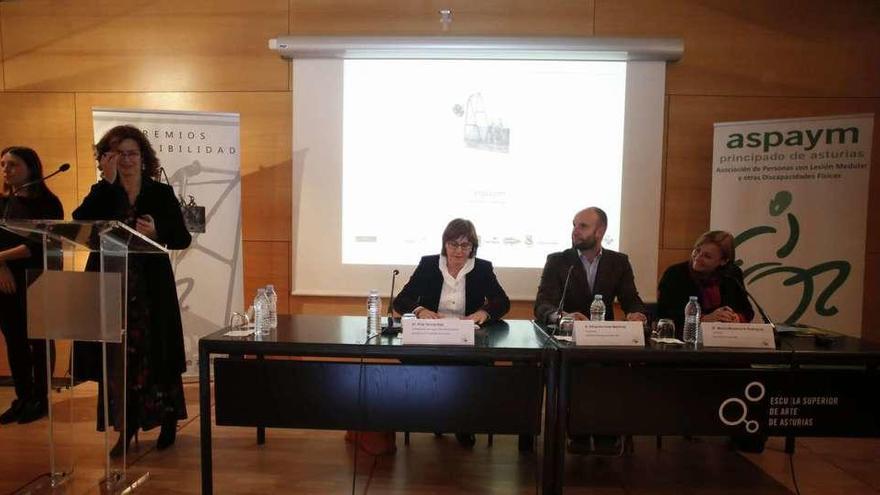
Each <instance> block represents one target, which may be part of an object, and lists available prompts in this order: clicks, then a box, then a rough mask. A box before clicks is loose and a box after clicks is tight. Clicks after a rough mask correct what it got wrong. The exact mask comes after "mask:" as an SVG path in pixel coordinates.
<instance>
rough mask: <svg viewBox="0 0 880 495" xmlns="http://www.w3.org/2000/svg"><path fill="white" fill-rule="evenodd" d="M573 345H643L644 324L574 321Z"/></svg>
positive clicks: (634, 322) (636, 322)
mask: <svg viewBox="0 0 880 495" xmlns="http://www.w3.org/2000/svg"><path fill="white" fill-rule="evenodd" d="M574 345H584V346H594V345H595V346H632V347H644V346H645V331H644V325H643V324H642V322H640V321H575V322H574Z"/></svg>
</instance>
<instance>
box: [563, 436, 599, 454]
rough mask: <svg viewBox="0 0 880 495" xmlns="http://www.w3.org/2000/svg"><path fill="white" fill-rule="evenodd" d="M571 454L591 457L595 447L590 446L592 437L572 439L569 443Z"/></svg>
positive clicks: (568, 448)
mask: <svg viewBox="0 0 880 495" xmlns="http://www.w3.org/2000/svg"><path fill="white" fill-rule="evenodd" d="M566 450H568V453H569V454H577V455H589V454H591V453H592V452H593V446H592V445H591V444H590V436H589V435H585V436H578V437H572V438H571V439H570V440H569V441H568V447H567V449H566Z"/></svg>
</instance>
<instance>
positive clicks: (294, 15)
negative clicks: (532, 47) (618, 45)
mask: <svg viewBox="0 0 880 495" xmlns="http://www.w3.org/2000/svg"><path fill="white" fill-rule="evenodd" d="M447 8H448V9H451V10H452V18H453V21H452V23H451V24H450V26H449V30H448V31H443V26H442V24H441V23H440V15H439V14H438V11H439V10H440V9H447ZM290 32H291V34H351V35H362V34H369V35H411V34H431V35H442V34H450V35H489V34H521V35H522V34H532V35H591V34H592V33H593V0H544V1H542V2H535V1H533V0H430V1H419V2H414V1H412V0H354V1H351V0H291V4H290Z"/></svg>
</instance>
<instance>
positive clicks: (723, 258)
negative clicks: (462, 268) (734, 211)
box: [657, 230, 755, 338]
mask: <svg viewBox="0 0 880 495" xmlns="http://www.w3.org/2000/svg"><path fill="white" fill-rule="evenodd" d="M734 259H736V255H735V252H734V246H733V236H732V235H730V233H729V232H725V231H723V230H712V231H709V232H706V233H705V234H703V235H701V236H700V237H699V238H698V239H697V242H695V243H694V250H693V251H692V252H691V259H690V260H688V261H685V262H682V263H679V264H677V265H672V266H670V267H669V268H667V269H666V272H664V273H663V277H662V278H661V279H660V285H659V286H658V287H657V318H669V319H672V320H673V321H675V331H676V337H678V338H681V332H682V329H683V328H684V324H683V323H684V307H685V306H686V305H687V303H688V298H689V297H690V296H697V299H698V300H699V301H700V308H701V310H702V321H719V322H734V323H735V322H740V323H746V322H750V321H752V318H753V317H754V316H755V312H754V310H752V305H751V304H749V299H748V295H746V291H745V286H744V285H743V274H742V270H740V269H739V267H737V266H736V265H734V264H733V260H734Z"/></svg>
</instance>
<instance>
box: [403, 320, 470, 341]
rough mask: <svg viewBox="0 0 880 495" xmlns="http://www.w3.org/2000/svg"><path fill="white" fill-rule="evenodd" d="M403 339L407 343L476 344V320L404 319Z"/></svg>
mask: <svg viewBox="0 0 880 495" xmlns="http://www.w3.org/2000/svg"><path fill="white" fill-rule="evenodd" d="M401 340H402V342H403V343H404V344H405V345H410V344H417V345H418V344H431V345H474V322H473V321H471V320H459V319H456V318H443V319H440V320H416V319H408V320H403V334H402V335H401Z"/></svg>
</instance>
